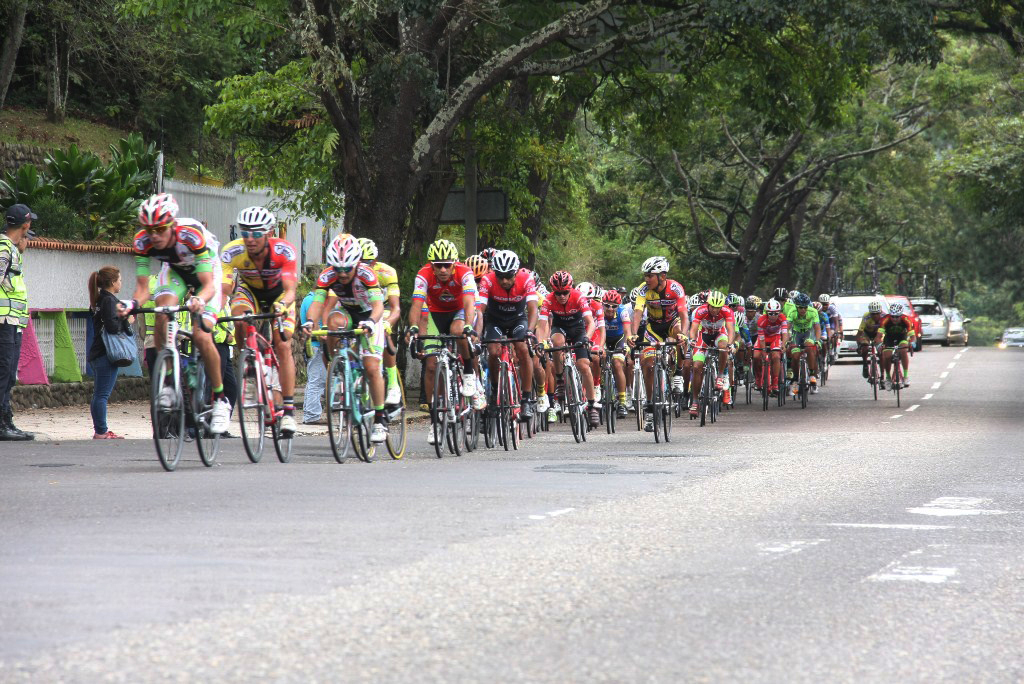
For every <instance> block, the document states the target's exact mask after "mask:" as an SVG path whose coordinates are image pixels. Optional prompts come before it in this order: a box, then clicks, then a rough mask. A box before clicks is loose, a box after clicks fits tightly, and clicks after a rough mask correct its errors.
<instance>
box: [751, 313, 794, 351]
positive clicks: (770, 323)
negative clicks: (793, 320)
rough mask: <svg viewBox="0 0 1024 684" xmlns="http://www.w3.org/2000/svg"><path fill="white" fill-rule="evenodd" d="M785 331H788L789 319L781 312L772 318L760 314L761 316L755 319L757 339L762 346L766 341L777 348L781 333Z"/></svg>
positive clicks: (780, 341)
mask: <svg viewBox="0 0 1024 684" xmlns="http://www.w3.org/2000/svg"><path fill="white" fill-rule="evenodd" d="M787 332H789V320H788V319H787V318H786V317H785V316H784V315H783V314H779V315H778V316H776V317H775V319H774V320H773V319H771V318H769V317H768V315H767V314H761V317H760V318H758V319H757V341H758V342H760V343H761V346H762V347H763V346H764V345H765V343H768V344H770V345H772V347H776V348H777V347H778V346H779V345H780V344H781V343H782V335H783V333H787Z"/></svg>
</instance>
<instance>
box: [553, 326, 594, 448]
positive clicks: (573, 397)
mask: <svg viewBox="0 0 1024 684" xmlns="http://www.w3.org/2000/svg"><path fill="white" fill-rule="evenodd" d="M584 344H585V343H584V342H576V343H575V344H567V345H564V346H561V347H548V349H547V352H548V353H549V354H551V355H552V356H554V354H556V353H564V354H565V357H564V363H563V364H562V368H563V371H562V378H563V380H564V382H565V407H564V409H563V414H562V415H563V416H565V419H566V420H567V421H568V423H569V427H570V428H572V437H573V439H574V440H576V443H577V444H579V443H580V442H585V441H587V430H588V429H589V428H588V425H589V421H588V419H587V400H586V399H585V398H584V397H583V380H582V378H581V377H580V371H579V369H578V368H577V367H576V350H577V349H579V348H580V347H582V346H583V345H584Z"/></svg>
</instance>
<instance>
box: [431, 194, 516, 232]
mask: <svg viewBox="0 0 1024 684" xmlns="http://www.w3.org/2000/svg"><path fill="white" fill-rule="evenodd" d="M476 221H477V223H505V222H506V221H508V197H507V196H506V195H505V191H504V190H498V189H495V188H480V189H479V190H477V191H476ZM465 222H466V190H465V189H464V188H453V189H452V190H451V191H450V192H449V193H448V199H446V200H445V202H444V209H442V210H441V223H458V224H463V223H465Z"/></svg>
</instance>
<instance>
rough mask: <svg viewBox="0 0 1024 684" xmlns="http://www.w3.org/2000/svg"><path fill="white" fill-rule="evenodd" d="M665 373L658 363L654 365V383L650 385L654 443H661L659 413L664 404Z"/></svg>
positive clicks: (660, 414) (660, 419)
mask: <svg viewBox="0 0 1024 684" xmlns="http://www.w3.org/2000/svg"><path fill="white" fill-rule="evenodd" d="M664 374H665V371H664V370H663V369H662V367H661V364H660V363H657V362H656V363H655V364H654V383H653V384H652V385H651V418H652V420H653V421H654V443H655V444H657V443H659V442H660V441H661V422H662V421H663V420H664V416H663V415H662V413H661V408H662V405H663V404H664V403H665V386H664V378H663V376H664Z"/></svg>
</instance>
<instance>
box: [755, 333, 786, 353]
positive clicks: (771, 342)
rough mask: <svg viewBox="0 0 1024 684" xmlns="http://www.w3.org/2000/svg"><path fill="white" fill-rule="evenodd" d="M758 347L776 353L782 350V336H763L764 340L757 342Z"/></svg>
mask: <svg viewBox="0 0 1024 684" xmlns="http://www.w3.org/2000/svg"><path fill="white" fill-rule="evenodd" d="M758 346H760V347H764V348H765V349H767V350H768V351H778V350H780V349H782V335H781V334H780V335H765V337H764V340H760V339H759V340H758Z"/></svg>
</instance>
